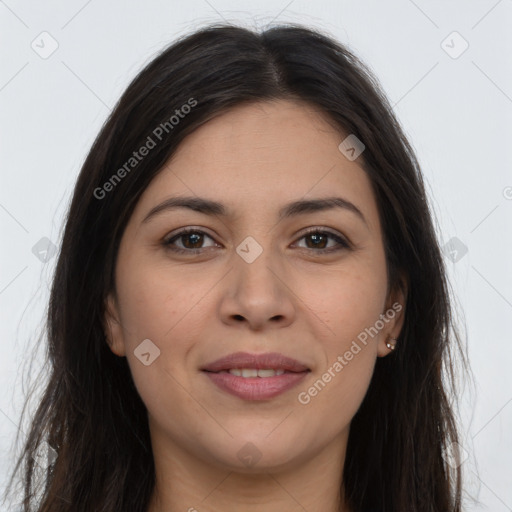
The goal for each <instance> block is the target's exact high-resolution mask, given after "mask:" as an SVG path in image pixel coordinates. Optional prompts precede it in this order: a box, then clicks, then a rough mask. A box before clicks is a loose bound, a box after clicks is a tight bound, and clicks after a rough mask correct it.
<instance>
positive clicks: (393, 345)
mask: <svg viewBox="0 0 512 512" xmlns="http://www.w3.org/2000/svg"><path fill="white" fill-rule="evenodd" d="M390 341H394V343H390V342H389V341H386V347H388V348H389V350H395V348H396V342H397V341H398V339H397V338H390Z"/></svg>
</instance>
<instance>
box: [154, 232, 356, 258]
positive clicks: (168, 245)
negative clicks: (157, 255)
mask: <svg viewBox="0 0 512 512" xmlns="http://www.w3.org/2000/svg"><path fill="white" fill-rule="evenodd" d="M192 233H193V234H201V235H206V236H207V237H208V238H210V239H212V240H213V238H212V237H211V236H210V235H208V233H205V232H204V231H202V230H200V229H193V228H186V229H183V230H182V231H180V232H178V233H176V234H175V235H174V236H172V238H169V239H167V240H164V241H163V242H162V245H163V246H164V247H165V248H166V249H168V250H170V251H172V252H175V253H178V254H185V253H186V254H199V253H201V252H202V251H203V250H204V248H198V249H181V248H179V247H172V244H173V243H174V241H175V240H178V239H179V238H181V237H183V236H185V235H189V234H192ZM312 234H318V235H327V236H329V237H331V238H332V239H333V240H335V241H336V242H337V243H338V247H334V248H333V247H330V248H328V249H314V248H309V247H303V248H302V249H306V250H311V251H313V252H315V253H320V254H328V253H333V252H337V251H341V250H346V249H350V244H349V243H348V242H347V241H346V240H345V239H343V238H342V237H340V236H338V235H336V234H334V233H332V232H330V231H324V230H321V229H319V228H310V229H309V230H308V231H306V232H305V233H303V234H302V236H301V237H300V238H299V240H302V239H303V238H305V237H307V236H309V235H312Z"/></svg>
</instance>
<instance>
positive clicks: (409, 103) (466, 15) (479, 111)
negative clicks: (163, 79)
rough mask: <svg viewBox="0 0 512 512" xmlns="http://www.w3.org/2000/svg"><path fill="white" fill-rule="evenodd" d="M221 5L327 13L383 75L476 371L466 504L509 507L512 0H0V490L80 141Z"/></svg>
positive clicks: (291, 14) (250, 12)
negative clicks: (170, 47) (442, 250)
mask: <svg viewBox="0 0 512 512" xmlns="http://www.w3.org/2000/svg"><path fill="white" fill-rule="evenodd" d="M223 19H224V20H227V21H230V22H236V23H242V24H244V25H245V26H247V27H260V26H263V25H266V24H268V23H270V22H273V23H278V22H286V21H294V22H299V23H304V24H306V25H309V26H312V27H318V28H321V29H325V30H327V31H328V32H330V33H331V34H332V35H333V36H335V37H336V38H338V39H339V40H340V41H341V42H343V43H345V44H347V45H348V46H349V47H350V48H351V49H352V50H353V51H354V52H355V53H356V54H357V55H358V56H360V57H361V58H362V59H363V60H364V61H365V62H366V63H367V64H368V65H369V66H370V67H371V69H372V70H373V71H374V73H375V74H376V75H377V77H378V79H379V80H380V82H381V83H382V85H383V87H384V90H385V92H386V93H387V95H388V97H389V98H390V100H391V103H392V104H393V105H394V108H395V111H396V113H397V115H398V118H399V119H400V121H401V123H402V125H403V127H404V129H405V131H406V133H407V135H408V136H409V138H410V140H411V142H412V145H413V147H414V148H415V150H416V152H417V155H418V158H419V160H420V163H421V165H422V168H423V171H424V175H425V179H426V182H427V187H428V193H429V195H430V199H431V202H432V205H433V207H434V209H435V212H436V217H437V222H438V225H439V237H440V239H441V242H442V244H443V246H445V245H446V244H447V247H448V248H449V249H450V250H448V249H447V251H446V258H447V263H448V270H449V277H450V280H451V282H452V285H453V289H454V291H455V294H456V296H457V305H458V309H459V323H460V325H461V328H462V329H463V333H464V332H466V336H467V344H468V352H469V357H470V361H471V366H472V369H473V373H474V384H471V382H470V383H468V384H467V385H465V386H464V388H463V389H462V391H461V393H460V396H461V398H462V408H461V418H462V423H463V426H462V441H463V443H462V446H463V449H464V450H465V452H464V455H465V457H464V459H465V460H464V462H463V470H464V472H465V475H466V486H467V491H468V494H469V496H470V497H471V499H468V501H467V508H466V509H467V510H468V511H477V510H478V511H480V510H490V511H492V512H504V511H512V470H511V468H510V456H511V454H512V377H511V375H510V370H509V368H510V364H511V362H512V344H511V343H510V341H511V339H510V335H509V330H510V319H511V318H512V314H511V313H512V286H511V285H512V264H511V247H512V236H511V233H512V230H511V228H510V222H511V219H512V172H511V168H512V167H511V160H512V156H511V152H510V146H511V140H512V124H511V122H510V121H511V119H512V80H511V79H512V59H511V55H512V30H511V29H510V27H511V26H512V0H500V1H496V0H489V1H487V0H485V1H465V0H460V1H454V0H452V1H446V0H445V1H441V0H438V1H426V0H417V1H412V0H393V1H387V2H379V1H377V0H372V1H359V2H358V1H355V0H352V1H340V0H318V1H316V2H312V1H305V0H294V1H289V0H283V1H277V0H267V1H261V2H258V3H256V2H254V1H250V2H249V1H246V0H239V1H237V2H235V1H234V0H192V1H189V2H186V3H185V2H183V3H178V2H177V1H166V2H164V1H157V0H151V1H147V2H134V1H125V2H122V1H120V0H111V1H109V2H100V1H99V0H89V1H74V0H73V1H67V2H64V1H61V2H57V1H47V2H35V1H32V2H27V1H25V2H19V1H18V2H17V1H15V0H7V1H5V2H3V1H0V33H1V34H2V45H1V47H0V52H1V56H2V66H1V67H0V107H1V141H2V144H1V154H0V162H1V165H0V172H1V174H0V178H1V182H0V183H1V185H0V229H1V234H2V245H1V252H0V257H1V266H0V310H1V311H2V322H1V323H0V333H1V343H0V389H1V390H2V392H1V394H0V492H1V491H2V490H3V487H4V486H5V483H6V478H7V474H8V470H9V469H10V467H11V466H10V465H11V461H12V459H13V455H14V449H15V447H14V446H13V442H14V436H15V434H16V432H17V430H18V429H21V430H22V431H24V429H25V428H26V425H19V415H20V412H21V407H22V404H23V398H24V394H25V393H26V391H27V388H26V385H27V384H28V381H27V380H26V377H30V378H32V379H33V378H36V377H37V370H38V368H39V367H40V362H41V360H42V358H41V357H38V358H36V359H35V365H34V367H32V368H30V367H29V366H28V365H29V355H30V354H31V353H32V351H33V350H34V347H35V346H36V345H37V349H38V350H39V354H40V355H42V354H43V346H42V344H41V342H38V340H37V334H38V332H39V331H40V328H41V325H42V320H43V314H44V311H45V305H46V301H47V299H48V289H49V283H50V278H51V275H52V271H53V268H54V263H55V257H53V256H52V253H51V251H50V252H48V253H47V255H46V258H43V255H44V252H41V250H43V251H44V250H45V248H47V246H48V243H47V242H45V241H44V240H43V241H42V242H41V241H40V240H41V239H42V238H44V237H47V238H48V239H49V240H50V241H51V242H52V243H53V244H56V245H58V243H59V236H60V229H61V227H62V218H63V214H64V213H65V210H66V207H67V204H68V200H69V198H70V195H71V192H72V189H73V185H74V181H75V179H76V176H77V173H78V171H79V169H80V166H81V164H82V163H83V160H84V158H85V155H86V153H87V151H88V150H89V147H90V145H91V143H92V142H93V140H94V137H95V136H96V134H97V132H98V131H99V129H100V126H101V124H102V123H103V121H104V120H105V118H106V116H107V115H108V114H109V111H110V109H111V107H112V106H113V105H114V104H115V102H116V101H117V99H118V98H119V96H120V95H121V93H122V92H123V90H124V89H125V87H126V86H127V85H128V83H129V81H130V80H131V79H132V78H133V77H134V76H135V74H136V73H137V72H138V70H140V68H141V67H142V66H143V65H144V64H145V63H147V62H148V61H149V60H151V58H152V56H154V55H155V53H156V52H158V51H159V50H161V49H162V48H163V47H164V46H165V45H167V44H168V43H170V42H171V41H172V40H173V39H175V38H176V37H177V36H181V35H183V34H185V33H188V32H189V31H191V30H192V29H195V28H198V27H200V26H202V25H204V24H207V23H209V22H214V21H222V20H223ZM454 31H456V32H458V33H459V34H460V37H459V36H457V35H456V34H455V35H453V32H454ZM42 32H47V33H48V34H49V35H41V33H42ZM443 41H444V42H443ZM52 44H53V45H57V44H58V48H57V49H56V50H55V51H54V53H52V54H51V55H49V56H48V55H46V54H45V53H44V52H47V53H48V52H49V51H50V50H51V49H52ZM466 44H469V47H468V48H467V49H466V50H465V51H464V52H463V53H461V52H462V50H463V49H464V47H465V45H466ZM459 54H460V55H459ZM43 57H46V58H43ZM34 247H36V249H35V250H34V251H33V248H34ZM465 248H467V252H465V251H466V249H465ZM454 250H455V251H456V252H454ZM34 252H35V253H36V254H34ZM41 258H43V261H41ZM44 259H46V260H47V261H44ZM41 382H42V381H41ZM36 403H37V396H35V397H34V398H33V400H31V404H32V405H31V407H32V410H33V407H34V404H36ZM466 452H467V458H466Z"/></svg>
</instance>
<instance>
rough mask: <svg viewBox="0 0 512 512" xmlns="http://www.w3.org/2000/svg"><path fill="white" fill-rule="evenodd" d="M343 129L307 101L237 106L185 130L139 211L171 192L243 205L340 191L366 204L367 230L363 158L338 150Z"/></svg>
mask: <svg viewBox="0 0 512 512" xmlns="http://www.w3.org/2000/svg"><path fill="white" fill-rule="evenodd" d="M346 136H347V134H346V133H343V132H342V131H341V130H340V129H339V128H338V127H336V126H335V125H334V123H333V122H332V121H331V120H330V119H329V118H328V116H327V115H326V114H325V113H323V112H321V111H320V110H319V109H318V108H317V107H314V106H312V105H309V104H307V103H302V102H295V101H288V100H286V101H285V100H279V101H272V102H259V103H253V104H248V105H241V106H237V107H235V108H233V109H230V110H228V111H226V112H224V113H222V114H221V115H219V116H217V117H215V118H214V119H212V120H210V121H208V122H207V123H205V124H203V125H202V126H200V127H199V128H198V129H197V130H195V131H194V132H193V133H191V134H190V135H189V136H187V138H186V139H185V140H184V141H183V142H182V143H181V144H180V146H179V148H178V149H177V151H176V152H175V154H174V155H173V157H172V158H171V159H170V160H169V161H168V162H167V164H166V165H165V167H164V168H163V169H162V171H161V172H160V173H159V174H158V175H157V176H156V177H155V179H154V180H153V181H152V182H151V183H150V185H149V186H148V188H147V189H146V191H145V192H144V194H143V196H142V197H141V201H140V203H141V204H140V205H139V208H138V210H139V211H141V210H143V209H144V208H145V209H146V210H147V208H150V207H151V206H154V204H155V203H156V202H159V201H163V200H165V199H166V198H167V197H168V196H169V195H175V194H186V195H187V196H189V195H197V196H199V197H207V198H209V199H213V200H217V201H221V202H223V203H225V204H226V205H227V207H228V208H230V209H233V210H236V211H239V210H240V208H242V209H247V210H248V212H249V210H250V209H252V211H253V212H254V208H255V207H256V206H257V207H258V211H261V209H262V208H264V207H265V208H267V207H268V208H274V209H275V211H277V210H278V209H279V208H280V206H281V205H282V204H284V203H287V202H290V201H295V200H297V199H301V198H319V197H326V196H333V195H342V196H343V197H346V199H348V200H349V201H351V202H353V203H355V204H356V205H358V206H359V207H360V209H361V210H363V213H364V214H365V217H367V219H368V221H369V223H370V225H372V224H373V226H371V228H372V230H373V229H378V224H379V223H378V213H377V208H376V204H375V200H374V196H373V191H372V188H371V183H370V181H369V178H368V176H367V175H366V172H365V171H364V170H363V169H362V167H361V165H360V161H359V162H358V160H357V159H356V160H354V161H350V160H348V159H347V158H346V157H345V156H344V155H343V154H342V153H341V152H340V150H339V149H338V146H339V144H340V143H341V142H342V140H343V139H344V138H345V137H346ZM142 213H143V212H141V214H142ZM240 213H242V212H240Z"/></svg>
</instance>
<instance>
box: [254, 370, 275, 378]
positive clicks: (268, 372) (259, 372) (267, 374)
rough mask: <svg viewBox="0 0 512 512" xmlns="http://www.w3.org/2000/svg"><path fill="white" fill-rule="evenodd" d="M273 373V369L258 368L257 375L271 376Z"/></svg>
mask: <svg viewBox="0 0 512 512" xmlns="http://www.w3.org/2000/svg"><path fill="white" fill-rule="evenodd" d="M275 374H276V371H275V370H270V369H268V370H258V377H273V376H274V375H275Z"/></svg>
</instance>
